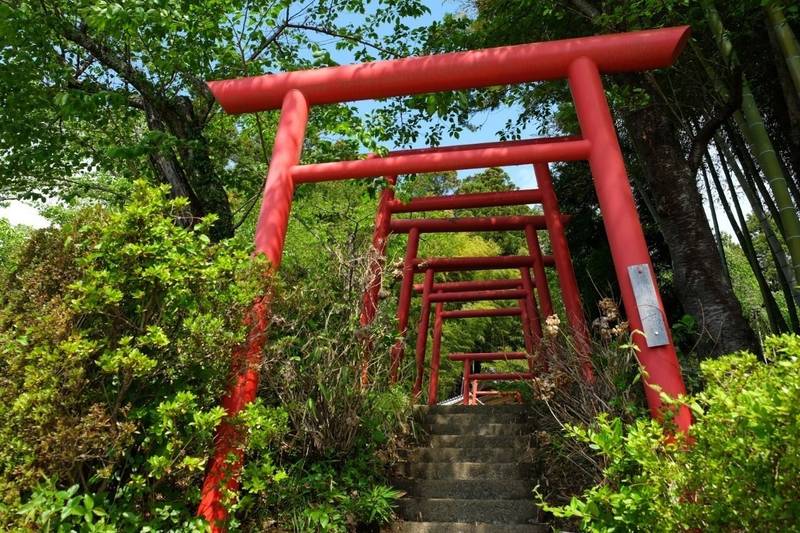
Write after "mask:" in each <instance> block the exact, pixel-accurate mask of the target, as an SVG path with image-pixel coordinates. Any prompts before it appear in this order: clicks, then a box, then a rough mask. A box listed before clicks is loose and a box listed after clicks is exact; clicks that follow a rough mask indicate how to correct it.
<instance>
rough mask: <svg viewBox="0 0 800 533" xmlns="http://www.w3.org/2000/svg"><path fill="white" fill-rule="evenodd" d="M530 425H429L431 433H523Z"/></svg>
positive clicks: (529, 428) (527, 432) (528, 429)
mask: <svg viewBox="0 0 800 533" xmlns="http://www.w3.org/2000/svg"><path fill="white" fill-rule="evenodd" d="M531 431H532V428H531V426H529V425H527V424H481V423H479V422H478V423H473V424H469V425H459V424H434V425H432V426H431V427H430V433H431V435H486V436H494V435H525V434H530V433H531Z"/></svg>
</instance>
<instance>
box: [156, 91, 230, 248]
mask: <svg viewBox="0 0 800 533" xmlns="http://www.w3.org/2000/svg"><path fill="white" fill-rule="evenodd" d="M145 115H146V117H147V125H148V127H149V128H150V130H152V131H161V132H164V133H168V134H171V135H173V136H174V137H175V138H176V139H177V142H176V147H175V149H173V148H171V147H166V148H160V149H159V150H158V151H157V152H155V153H154V154H152V155H151V156H150V160H151V162H152V163H153V168H154V169H155V171H156V173H157V175H158V176H159V178H160V179H161V180H162V181H163V182H164V183H168V184H169V185H170V187H171V191H172V195H173V196H185V197H186V198H188V200H189V208H190V211H191V213H190V216H191V218H192V220H190V221H189V225H191V224H192V223H195V222H197V221H198V219H200V218H202V217H204V216H206V215H209V214H212V213H213V214H214V215H216V216H217V221H216V222H215V223H214V225H213V227H212V229H211V236H212V237H213V238H214V239H215V240H219V239H223V238H227V237H231V236H232V235H233V214H232V212H231V208H230V204H229V202H228V195H227V193H226V192H225V188H224V187H223V186H222V183H221V182H220V180H219V177H218V176H217V174H216V172H215V171H214V167H213V165H212V163H211V157H210V155H209V151H208V142H207V141H206V139H205V137H204V136H203V128H202V126H200V125H199V124H198V121H197V119H196V118H195V115H194V110H193V108H192V105H191V102H190V101H189V100H188V99H187V98H183V97H181V98H180V99H179V101H178V105H176V106H173V107H171V108H166V106H159V107H156V106H153V105H152V104H151V103H149V102H145Z"/></svg>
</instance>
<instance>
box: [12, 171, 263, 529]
mask: <svg viewBox="0 0 800 533" xmlns="http://www.w3.org/2000/svg"><path fill="white" fill-rule="evenodd" d="M165 193H166V191H165V190H164V188H161V189H152V188H148V187H146V186H145V185H144V184H143V183H137V184H136V186H135V187H134V190H133V193H132V196H131V198H130V200H129V202H128V204H127V206H126V207H125V208H124V209H122V210H117V211H108V210H103V209H99V208H90V209H86V210H84V211H82V212H80V213H78V214H77V215H76V216H75V217H74V220H73V221H72V222H70V223H67V224H66V225H64V226H63V227H62V228H59V229H48V230H42V231H40V232H37V233H36V234H34V236H33V237H32V239H31V240H30V242H29V243H28V244H27V246H26V248H25V249H24V250H23V252H22V254H21V258H20V261H19V266H18V267H17V268H16V269H15V270H14V271H13V272H12V273H11V274H10V276H9V278H8V281H7V286H8V287H9V290H8V291H7V292H6V293H5V294H4V296H3V300H2V309H0V338H1V339H2V348H0V367H2V369H3V372H2V373H3V377H2V386H0V395H1V396H2V407H0V417H1V418H2V422H1V423H0V441H2V446H0V486H1V487H2V493H3V502H4V504H5V505H6V506H7V507H5V508H4V510H0V520H1V521H2V523H3V524H5V525H6V526H9V525H10V524H14V523H15V522H17V521H21V522H19V525H25V524H31V525H32V524H34V523H36V524H39V525H40V526H42V527H45V528H48V527H49V528H51V529H55V530H62V529H63V530H68V529H69V528H71V527H73V526H74V527H77V524H85V527H86V528H89V530H98V531H100V530H103V527H109V525H113V526H114V527H116V528H123V529H130V528H134V529H140V528H151V529H158V530H161V529H171V528H175V527H190V526H191V524H195V522H196V521H195V519H194V518H193V516H194V508H193V507H194V502H195V501H196V499H197V495H198V494H197V492H198V489H197V486H198V483H199V481H200V480H201V479H202V474H203V469H204V466H205V462H206V459H207V457H208V454H209V450H210V446H211V441H212V437H213V434H214V430H215V428H216V426H217V424H218V423H219V422H220V421H221V420H222V418H223V417H224V411H223V410H222V409H221V408H220V407H219V406H217V398H219V396H220V395H221V392H222V387H223V386H224V376H225V375H226V372H227V358H226V355H227V354H228V353H229V351H230V349H231V348H232V346H233V345H234V344H235V343H236V342H237V341H238V340H239V339H240V338H241V336H242V335H243V334H244V330H243V328H242V326H241V325H240V323H241V316H242V314H243V312H244V309H246V307H247V306H248V305H249V303H250V301H251V300H252V298H253V296H254V294H256V292H257V291H258V290H259V289H260V287H261V285H262V282H261V280H260V277H259V276H257V275H255V272H256V271H257V270H256V269H257V268H258V264H257V263H254V262H253V261H252V260H251V259H250V258H249V256H248V254H247V253H246V251H245V250H240V249H236V248H233V247H232V246H231V245H229V244H216V245H212V244H210V239H209V237H208V235H207V230H208V227H209V225H210V224H211V222H212V219H207V220H204V221H203V222H202V223H200V224H197V225H195V226H194V228H193V229H191V230H187V229H184V228H182V227H180V226H178V225H176V224H175V223H174V216H175V215H176V214H177V213H180V212H181V210H182V208H183V206H184V205H185V200H183V199H176V200H167V199H166V194H165ZM46 479H49V480H50V481H46ZM56 480H58V481H57V482H56ZM64 486H67V487H70V489H69V490H66V491H64V490H61V489H60V487H64ZM30 491H33V495H32V496H30V497H27V495H28V494H30ZM21 499H27V503H26V504H25V506H24V507H23V510H24V512H23V513H21V514H16V513H14V512H13V509H14V508H15V506H17V505H18V504H19V502H20V500H21ZM81 527H83V526H81ZM191 527H194V526H191Z"/></svg>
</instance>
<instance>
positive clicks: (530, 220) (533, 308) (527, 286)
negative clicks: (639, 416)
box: [360, 141, 593, 405]
mask: <svg viewBox="0 0 800 533" xmlns="http://www.w3.org/2000/svg"><path fill="white" fill-rule="evenodd" d="M525 142H527V143H530V142H531V141H525ZM504 144H508V143H491V144H480V145H467V146H462V147H460V150H462V151H481V150H485V149H487V148H492V147H498V146H503V145H504ZM441 150H448V149H447V148H445V149H424V152H423V153H426V154H431V155H434V154H437V153H441ZM420 152H421V151H418V150H410V151H409V150H407V151H404V152H402V153H404V154H409V153H420ZM396 154H398V152H393V155H396ZM534 172H535V176H536V183H537V188H536V189H526V190H519V191H502V192H491V193H473V194H460V195H453V196H438V197H424V198H415V199H412V200H410V201H408V202H401V201H399V200H397V199H396V198H395V197H394V188H393V184H394V182H395V180H396V177H395V176H391V177H388V178H387V182H388V183H389V184H390V185H389V186H388V187H386V188H384V190H383V193H382V194H381V197H380V201H379V204H378V212H377V215H376V217H375V231H374V234H373V238H372V245H373V248H374V250H375V251H376V252H377V256H378V261H377V262H375V263H373V265H374V266H373V269H372V272H371V276H370V280H369V282H368V285H367V289H366V291H365V293H364V299H363V302H362V311H361V317H360V318H361V325H362V326H368V325H369V324H371V323H372V321H373V319H374V318H375V314H376V312H377V306H378V295H379V292H380V289H381V286H382V271H383V258H384V256H385V251H386V244H387V240H388V237H389V235H390V234H407V235H408V241H407V244H406V253H405V257H404V258H403V267H402V278H401V280H402V281H401V287H400V296H399V303H398V306H397V323H398V330H399V331H398V333H399V336H400V340H398V342H397V343H396V344H395V346H394V347H393V348H392V353H391V370H390V376H391V381H392V382H393V383H394V382H396V381H397V377H398V369H399V366H400V362H401V361H402V358H403V352H404V348H405V342H404V337H405V335H406V331H407V328H408V321H409V310H410V303H411V297H412V295H413V294H414V293H418V294H421V296H422V303H421V306H420V307H421V310H420V320H419V323H418V327H417V337H416V339H417V342H416V350H415V361H416V374H415V379H414V385H413V388H412V393H413V395H414V396H415V397H416V396H419V394H420V393H421V391H422V386H423V379H424V374H425V355H426V348H427V340H428V333H429V329H430V311H431V306H432V305H435V313H434V316H435V319H434V325H433V339H432V341H433V343H432V344H433V346H432V350H431V351H432V353H431V361H430V377H429V381H428V403H429V404H431V405H433V404H434V403H436V401H437V398H438V384H439V367H440V362H441V341H442V326H443V321H444V320H447V319H463V318H488V317H507V316H518V317H520V320H521V328H522V333H523V338H524V341H525V352H490V353H456V354H450V355H449V359H451V360H453V361H460V362H463V365H464V374H463V385H462V396H463V401H464V403H465V404H469V403H475V400H476V397H477V382H478V381H484V380H486V381H489V380H491V381H499V380H524V379H531V378H533V377H534V370H535V368H534V364H535V363H536V362H535V361H534V359H533V356H534V354H535V353H536V351H537V347H538V345H539V343H540V342H541V340H542V320H543V319H545V318H546V317H549V316H551V315H553V303H552V298H551V296H550V289H549V287H548V283H547V275H546V273H545V266H554V267H555V269H556V272H557V273H558V279H559V284H560V287H561V292H562V299H563V302H564V307H565V309H566V313H567V317H568V320H569V324H570V327H571V331H572V333H573V339H574V344H575V349H576V351H577V352H578V353H579V355H580V356H581V359H582V363H583V364H582V371H583V374H584V377H585V378H586V379H587V380H592V379H593V373H592V367H591V362H590V361H589V340H588V329H587V326H586V321H585V317H584V314H583V310H582V307H581V300H580V296H579V293H578V286H577V282H576V279H575V273H574V271H573V268H572V260H571V258H570V252H569V247H568V245H567V240H566V237H565V234H564V223H565V222H566V221H567V220H568V217H565V216H562V215H561V213H560V212H559V208H558V200H557V199H556V195H555V192H554V190H553V184H552V177H551V175H550V169H549V167H548V165H547V164H544V163H539V164H536V165H534ZM529 204H540V205H541V206H542V210H543V213H544V214H543V216H491V217H480V216H476V217H465V218H406V219H392V215H393V214H396V213H419V212H428V211H442V210H446V211H449V210H456V209H480V208H486V207H497V206H513V205H529ZM542 229H546V230H547V232H548V235H549V236H550V242H551V243H552V245H551V246H552V249H553V255H552V256H544V255H543V254H542V248H541V245H540V242H539V234H538V232H539V230H542ZM484 231H493V232H494V231H521V232H523V233H524V235H525V240H526V244H527V247H528V255H522V256H500V257H449V258H448V257H432V258H420V257H418V249H419V240H420V236H421V235H422V234H424V233H445V232H446V233H454V232H484ZM498 269H504V270H507V269H514V270H517V271H518V272H519V277H517V278H513V279H494V280H475V281H458V282H443V283H436V282H435V275H436V274H438V273H447V272H457V271H479V270H498ZM531 271H533V275H531ZM417 274H422V275H423V279H424V281H423V283H421V284H418V285H416V284H414V276H415V275H417ZM534 289H535V290H534ZM537 297H538V298H537ZM489 300H514V301H516V302H517V307H511V308H508V307H501V308H494V309H460V310H451V311H446V310H445V309H444V304H445V303H448V302H475V301H489ZM510 360H527V361H528V372H524V373H520V372H507V373H502V374H497V373H493V374H480V373H473V372H472V363H473V362H488V361H510ZM538 364H539V366H540V368H541V369H544V368H546V364H547V363H546V360H544V359H540V360H539V361H538ZM361 377H362V382H366V381H367V379H368V377H369V376H368V368H367V365H366V364H364V366H363V368H362V376H361ZM471 385H475V386H476V388H475V390H474V391H473V392H470V390H471Z"/></svg>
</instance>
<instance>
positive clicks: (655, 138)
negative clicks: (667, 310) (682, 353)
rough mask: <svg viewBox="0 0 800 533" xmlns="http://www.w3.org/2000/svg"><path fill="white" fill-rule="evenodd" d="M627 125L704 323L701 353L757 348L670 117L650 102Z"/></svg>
mask: <svg viewBox="0 0 800 533" xmlns="http://www.w3.org/2000/svg"><path fill="white" fill-rule="evenodd" d="M625 124H626V129H627V130H628V133H629V135H630V137H631V139H632V140H633V142H634V143H636V145H637V147H638V148H637V149H638V152H639V153H640V154H641V156H642V160H643V162H644V165H645V170H646V173H647V179H648V185H649V188H650V192H651V194H652V195H653V198H654V200H655V205H656V209H657V210H658V213H659V217H658V218H659V220H660V221H661V230H662V232H663V234H664V239H665V241H666V243H667V246H668V247H669V252H670V256H671V258H672V267H673V274H674V278H675V283H674V284H675V287H676V290H677V292H678V297H679V298H680V300H681V304H682V305H683V308H684V310H685V311H686V312H687V313H688V314H690V315H692V316H694V317H695V318H696V319H697V321H698V323H699V324H700V325H701V339H700V344H699V349H700V350H701V353H704V354H712V355H719V354H723V353H728V352H733V351H736V350H741V349H757V342H756V338H755V335H754V333H753V330H752V329H751V327H750V324H749V323H748V322H747V320H745V318H744V315H743V313H742V308H741V305H740V304H739V301H738V300H737V299H736V296H735V295H734V294H733V290H732V289H731V287H730V286H729V285H728V283H727V282H726V280H725V278H724V274H723V272H722V267H721V265H720V259H719V255H718V254H717V251H716V245H715V242H714V237H713V235H712V234H711V229H710V228H709V226H708V220H707V219H706V215H705V211H704V210H703V201H702V198H701V197H700V193H699V192H698V190H697V186H696V183H695V176H694V173H693V172H692V171H691V169H690V168H689V164H688V162H687V161H686V159H685V158H684V154H683V150H682V148H681V144H680V142H679V139H678V137H677V136H676V133H675V132H676V128H675V126H674V124H673V123H672V121H671V119H670V118H669V115H668V113H667V112H665V111H664V110H662V109H660V108H659V107H657V106H656V105H655V104H650V105H648V106H647V107H644V108H642V109H639V110H637V111H634V112H632V113H630V114H629V115H628V116H627V117H626V118H625Z"/></svg>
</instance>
